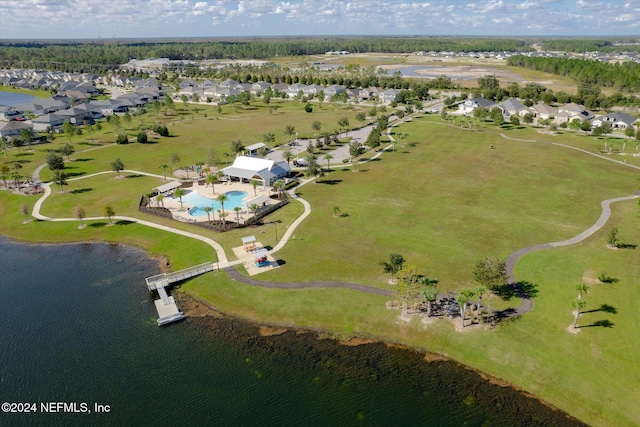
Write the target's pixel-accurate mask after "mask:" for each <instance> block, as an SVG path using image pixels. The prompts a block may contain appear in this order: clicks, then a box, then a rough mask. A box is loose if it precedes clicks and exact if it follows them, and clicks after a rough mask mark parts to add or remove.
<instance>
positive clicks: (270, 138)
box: [262, 132, 276, 144]
mask: <svg viewBox="0 0 640 427" xmlns="http://www.w3.org/2000/svg"><path fill="white" fill-rule="evenodd" d="M262 140H263V141H264V142H265V144H272V143H274V142H275V140H276V134H275V133H273V132H269V133H265V134H264V135H262Z"/></svg>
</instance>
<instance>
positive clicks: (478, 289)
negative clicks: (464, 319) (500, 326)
mask: <svg viewBox="0 0 640 427" xmlns="http://www.w3.org/2000/svg"><path fill="white" fill-rule="evenodd" d="M474 292H475V294H476V295H478V311H477V317H478V320H479V321H480V322H481V323H482V316H481V312H482V298H483V297H484V295H485V294H486V293H487V288H486V287H484V286H478V287H476V288H475V290H474Z"/></svg>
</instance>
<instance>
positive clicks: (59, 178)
mask: <svg viewBox="0 0 640 427" xmlns="http://www.w3.org/2000/svg"><path fill="white" fill-rule="evenodd" d="M53 182H54V183H56V184H58V185H59V186H60V191H62V186H63V185H67V174H66V173H64V172H63V171H61V170H55V171H53Z"/></svg>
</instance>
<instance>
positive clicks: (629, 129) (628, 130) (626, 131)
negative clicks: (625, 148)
mask: <svg viewBox="0 0 640 427" xmlns="http://www.w3.org/2000/svg"><path fill="white" fill-rule="evenodd" d="M624 134H625V135H626V136H628V137H629V138H633V137H635V136H636V130H635V129H634V128H633V126H627V127H626V128H625V129H624Z"/></svg>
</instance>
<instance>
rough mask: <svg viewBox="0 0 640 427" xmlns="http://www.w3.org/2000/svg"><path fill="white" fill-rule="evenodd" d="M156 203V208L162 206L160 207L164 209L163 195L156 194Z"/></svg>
mask: <svg viewBox="0 0 640 427" xmlns="http://www.w3.org/2000/svg"><path fill="white" fill-rule="evenodd" d="M156 202H157V203H158V206H159V205H160V204H162V207H163V208H164V195H163V194H158V195H157V196H156Z"/></svg>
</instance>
